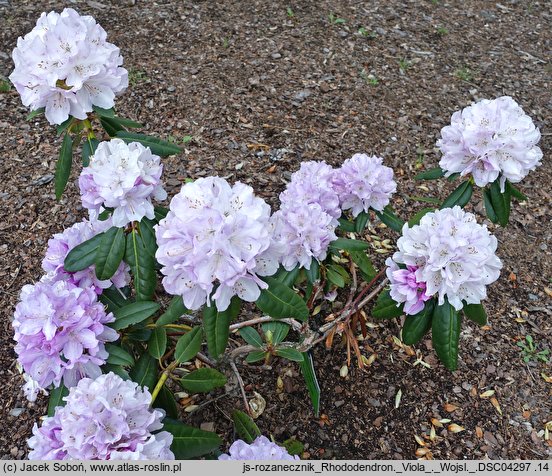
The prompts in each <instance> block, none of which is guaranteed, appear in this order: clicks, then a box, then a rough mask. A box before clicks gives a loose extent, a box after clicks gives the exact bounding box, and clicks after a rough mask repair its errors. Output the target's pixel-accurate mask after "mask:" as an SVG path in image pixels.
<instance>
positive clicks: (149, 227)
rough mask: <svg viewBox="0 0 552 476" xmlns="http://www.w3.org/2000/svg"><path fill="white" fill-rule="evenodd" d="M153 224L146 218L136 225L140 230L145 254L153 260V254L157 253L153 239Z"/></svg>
mask: <svg viewBox="0 0 552 476" xmlns="http://www.w3.org/2000/svg"><path fill="white" fill-rule="evenodd" d="M154 225H155V223H154V222H153V221H151V220H148V219H147V218H142V221H141V222H140V223H138V229H139V230H140V236H141V237H142V243H144V247H145V248H146V250H147V252H148V253H149V254H150V255H151V256H152V258H154V259H155V252H156V251H157V240H156V239H155V230H154V229H153V226H154Z"/></svg>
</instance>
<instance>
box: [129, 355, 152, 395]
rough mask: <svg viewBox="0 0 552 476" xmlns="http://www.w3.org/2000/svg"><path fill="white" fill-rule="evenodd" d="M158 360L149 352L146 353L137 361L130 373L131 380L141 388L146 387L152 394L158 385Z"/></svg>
mask: <svg viewBox="0 0 552 476" xmlns="http://www.w3.org/2000/svg"><path fill="white" fill-rule="evenodd" d="M157 374H158V368H157V360H155V359H154V358H153V357H152V356H151V355H149V354H148V353H147V352H144V353H143V354H142V355H141V357H140V358H139V359H138V360H137V361H136V364H135V365H134V367H132V369H131V370H130V372H129V375H130V378H131V379H132V381H133V382H136V383H137V384H138V385H140V386H141V387H146V388H147V389H148V390H149V391H150V392H152V391H153V389H154V388H155V384H156V383H157Z"/></svg>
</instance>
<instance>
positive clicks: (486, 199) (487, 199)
mask: <svg viewBox="0 0 552 476" xmlns="http://www.w3.org/2000/svg"><path fill="white" fill-rule="evenodd" d="M483 203H484V204H485V211H486V212H487V218H488V219H489V220H491V221H492V222H493V223H498V217H497V216H496V212H495V209H494V207H493V201H492V198H491V191H490V190H489V189H487V188H486V189H484V190H483Z"/></svg>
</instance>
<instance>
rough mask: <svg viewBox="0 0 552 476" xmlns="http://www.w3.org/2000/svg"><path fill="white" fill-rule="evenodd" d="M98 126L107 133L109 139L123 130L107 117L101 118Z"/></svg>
mask: <svg viewBox="0 0 552 476" xmlns="http://www.w3.org/2000/svg"><path fill="white" fill-rule="evenodd" d="M100 124H101V125H102V127H103V128H104V131H105V132H107V135H108V136H109V137H115V136H116V135H117V133H118V132H121V131H124V129H123V128H122V127H121V126H119V125H118V124H116V123H114V122H112V121H111V120H110V119H109V118H107V117H101V118H100Z"/></svg>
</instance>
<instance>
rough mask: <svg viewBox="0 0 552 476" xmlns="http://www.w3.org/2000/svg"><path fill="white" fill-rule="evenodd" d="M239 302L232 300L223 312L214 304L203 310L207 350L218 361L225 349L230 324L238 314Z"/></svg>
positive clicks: (238, 300)
mask: <svg viewBox="0 0 552 476" xmlns="http://www.w3.org/2000/svg"><path fill="white" fill-rule="evenodd" d="M240 306H241V301H240V299H238V298H237V297H234V298H232V300H231V301H230V306H228V309H226V310H225V311H222V312H221V311H219V310H218V309H217V307H216V305H215V303H214V302H213V303H211V306H205V307H204V308H203V328H204V329H205V338H206V340H207V349H208V350H209V354H211V356H212V357H213V358H214V359H218V358H219V356H220V355H222V353H223V352H224V350H225V349H226V345H227V344H228V336H229V333H230V330H229V328H230V323H231V322H232V321H233V320H234V319H235V318H236V317H238V314H239V313H240Z"/></svg>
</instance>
